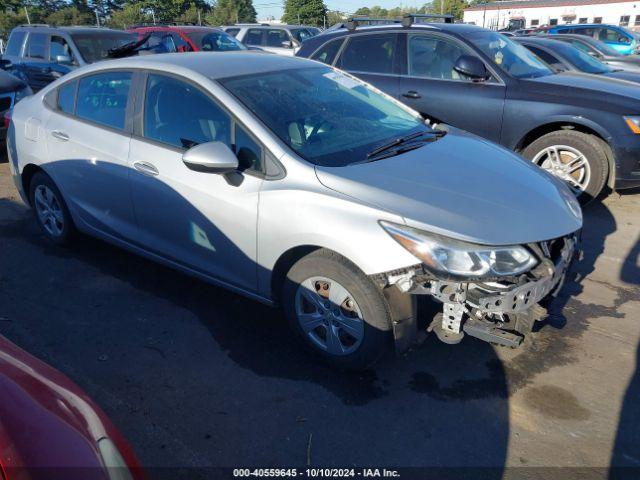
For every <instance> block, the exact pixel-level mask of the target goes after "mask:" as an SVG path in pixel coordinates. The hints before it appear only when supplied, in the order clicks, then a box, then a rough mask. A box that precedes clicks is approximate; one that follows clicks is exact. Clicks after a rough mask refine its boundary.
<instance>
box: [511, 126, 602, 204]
mask: <svg viewBox="0 0 640 480" xmlns="http://www.w3.org/2000/svg"><path fill="white" fill-rule="evenodd" d="M522 155H523V156H524V157H525V158H528V159H529V160H531V161H532V162H533V163H535V164H536V165H538V166H539V167H542V168H543V169H545V170H546V171H548V172H549V173H551V174H552V175H555V176H556V177H558V178H560V179H562V180H564V181H565V182H566V183H567V185H568V186H569V188H570V189H571V191H572V192H573V193H574V195H575V196H576V197H578V198H579V199H580V201H581V202H582V203H586V202H588V201H590V200H592V199H594V198H596V197H597V196H598V195H599V194H600V192H601V191H602V189H603V188H604V185H605V182H606V180H607V173H608V170H609V169H608V161H607V154H606V152H605V151H604V149H603V146H602V144H601V143H600V142H599V141H598V139H597V138H596V137H594V136H593V135H589V134H587V133H582V132H577V131H575V130H560V131H557V132H551V133H548V134H546V135H543V136H542V137H540V138H538V139H537V140H535V141H534V142H532V143H531V144H529V145H528V146H527V147H526V148H525V149H524V151H523V152H522Z"/></svg>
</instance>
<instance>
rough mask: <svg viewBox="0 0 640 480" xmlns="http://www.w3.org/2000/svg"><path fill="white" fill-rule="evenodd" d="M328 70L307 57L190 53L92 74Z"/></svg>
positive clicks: (144, 58) (214, 75)
mask: <svg viewBox="0 0 640 480" xmlns="http://www.w3.org/2000/svg"><path fill="white" fill-rule="evenodd" d="M305 67H312V68H313V67H315V68H322V67H324V68H327V66H326V65H325V64H323V63H319V62H315V61H313V60H307V59H305V58H299V57H290V56H285V55H270V54H266V53H264V52H254V51H250V50H247V51H231V52H189V53H181V54H179V55H176V54H175V53H163V54H158V55H140V56H134V57H127V58H122V59H115V60H109V61H108V62H97V63H95V64H93V65H92V66H91V67H90V68H91V70H92V71H98V70H103V69H113V68H149V69H157V70H163V71H167V72H171V71H179V70H182V69H187V70H190V71H193V72H195V73H198V74H200V75H203V76H205V77H207V78H210V79H213V80H216V79H221V78H227V77H235V76H241V75H252V74H257V73H266V72H273V71H281V70H289V69H295V68H305Z"/></svg>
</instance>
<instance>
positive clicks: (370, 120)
mask: <svg viewBox="0 0 640 480" xmlns="http://www.w3.org/2000/svg"><path fill="white" fill-rule="evenodd" d="M219 82H220V83H222V85H223V86H224V87H225V88H227V90H229V91H230V92H231V93H232V94H233V95H235V96H236V98H238V99H239V100H240V101H241V102H242V103H243V104H244V105H245V106H246V107H247V108H248V109H249V110H251V111H252V112H253V113H254V114H255V115H256V116H257V117H258V118H259V119H260V120H261V121H262V122H263V123H264V124H265V125H266V126H267V127H268V128H269V129H271V131H273V132H274V134H275V135H277V136H278V137H279V138H281V139H282V141H283V142H285V143H286V144H287V145H289V147H290V148H292V149H293V150H294V151H296V152H297V153H298V154H299V155H301V156H302V157H303V158H306V159H307V160H308V161H309V162H311V163H315V164H317V165H325V166H344V165H349V164H352V163H358V162H362V161H365V160H366V156H367V153H369V152H370V151H371V150H372V149H373V148H375V147H376V146H380V145H381V144H382V143H386V142H388V141H390V140H391V139H394V138H398V137H399V136H403V135H407V134H410V133H413V132H419V131H426V130H427V127H426V125H425V123H424V120H423V119H422V118H421V117H420V116H418V115H417V114H416V113H415V112H413V111H411V110H409V109H408V108H406V107H403V106H402V105H400V104H399V103H397V102H395V101H393V100H390V99H389V98H387V97H386V96H383V95H381V94H380V93H378V92H377V91H376V90H374V89H371V88H369V87H368V86H366V85H365V84H363V83H362V82H360V81H359V80H357V79H354V78H352V77H350V76H347V75H344V74H343V73H341V72H338V71H334V70H333V69H331V68H328V67H321V66H318V67H311V68H298V69H295V70H286V71H284V72H267V73H258V74H252V75H245V76H241V77H233V78H224V79H221V80H219ZM345 125H348V127H349V128H345Z"/></svg>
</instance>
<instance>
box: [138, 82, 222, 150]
mask: <svg viewBox="0 0 640 480" xmlns="http://www.w3.org/2000/svg"><path fill="white" fill-rule="evenodd" d="M144 136H145V137H147V138H150V139H152V140H156V141H158V142H162V143H167V144H169V145H173V146H175V147H180V148H191V147H193V146H194V145H198V144H200V143H206V142H212V141H218V142H223V143H225V144H226V145H228V146H229V147H231V141H230V137H231V121H230V119H229V116H228V115H227V114H226V113H225V112H224V111H223V110H222V109H221V108H220V107H219V106H218V105H217V104H216V103H215V102H213V100H211V99H210V98H209V97H208V96H207V95H205V94H204V93H203V92H202V91H201V90H199V89H198V88H196V87H195V86H193V85H191V84H190V83H186V82H183V81H180V80H177V79H175V78H173V77H167V76H164V75H149V79H148V80H147V93H146V98H145V104H144Z"/></svg>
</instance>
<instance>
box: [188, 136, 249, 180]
mask: <svg viewBox="0 0 640 480" xmlns="http://www.w3.org/2000/svg"><path fill="white" fill-rule="evenodd" d="M182 161H183V162H184V164H185V165H186V166H187V167H188V168H190V169H191V170H195V171H196V172H205V173H229V172H233V171H235V170H237V169H238V159H237V158H236V156H235V154H234V153H233V152H232V151H231V149H230V148H229V147H228V146H227V145H225V144H224V143H222V142H207V143H201V144H200V145H196V146H195V147H192V148H190V149H189V150H187V151H186V152H184V154H183V155H182Z"/></svg>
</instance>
